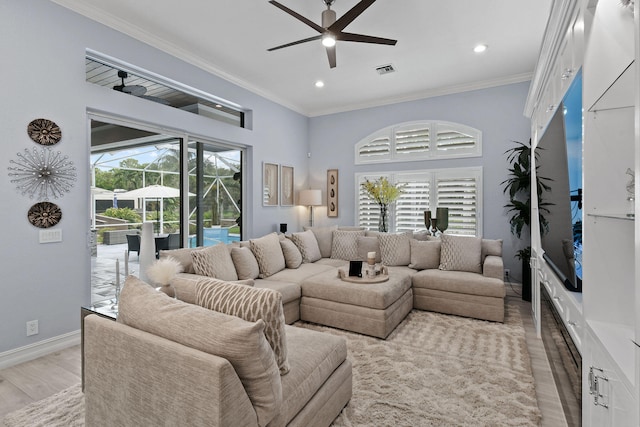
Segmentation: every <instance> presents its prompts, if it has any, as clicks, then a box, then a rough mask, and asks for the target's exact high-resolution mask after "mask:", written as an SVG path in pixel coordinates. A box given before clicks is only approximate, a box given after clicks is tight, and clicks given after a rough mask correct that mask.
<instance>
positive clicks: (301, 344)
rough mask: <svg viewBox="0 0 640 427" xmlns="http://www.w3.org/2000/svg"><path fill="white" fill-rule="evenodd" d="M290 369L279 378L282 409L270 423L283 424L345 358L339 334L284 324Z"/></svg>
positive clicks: (303, 404)
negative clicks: (280, 380) (280, 379)
mask: <svg viewBox="0 0 640 427" xmlns="http://www.w3.org/2000/svg"><path fill="white" fill-rule="evenodd" d="M285 330H286V332H287V340H288V344H289V349H290V351H289V354H290V357H289V362H290V364H291V371H290V372H289V374H288V375H286V376H284V377H282V395H283V399H284V400H283V402H282V410H281V411H280V413H279V414H278V415H276V417H275V419H274V420H273V423H272V424H275V425H281V426H284V425H287V424H288V423H289V422H290V421H291V420H292V419H293V418H294V417H295V416H296V415H297V414H298V413H299V412H300V410H302V408H303V407H304V406H305V405H306V404H307V402H309V401H310V400H311V398H312V397H313V396H314V395H315V394H316V393H317V392H318V390H320V388H321V387H322V386H323V384H325V382H326V381H327V379H328V378H329V377H330V376H331V375H332V374H333V373H334V372H335V370H336V369H337V368H338V367H339V366H340V365H341V364H342V363H343V362H344V361H345V360H346V358H347V345H346V340H345V339H344V338H343V337H340V336H335V335H332V334H330V333H323V332H318V331H312V330H310V329H304V328H300V327H295V326H285Z"/></svg>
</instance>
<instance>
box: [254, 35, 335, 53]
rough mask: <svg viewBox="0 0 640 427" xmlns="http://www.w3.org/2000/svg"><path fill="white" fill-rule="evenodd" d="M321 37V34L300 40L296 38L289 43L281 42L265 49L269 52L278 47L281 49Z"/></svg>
mask: <svg viewBox="0 0 640 427" xmlns="http://www.w3.org/2000/svg"><path fill="white" fill-rule="evenodd" d="M321 38H322V35H319V36H313V37H309V38H308V39H302V40H298V41H295V42H291V43H287V44H283V45H280V46H276V47H272V48H271V49H267V51H269V52H271V51H273V50H278V49H282V48H283V47H289V46H294V45H297V44H300V43H306V42H310V41H313V40H320V39H321Z"/></svg>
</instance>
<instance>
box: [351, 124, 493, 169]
mask: <svg viewBox="0 0 640 427" xmlns="http://www.w3.org/2000/svg"><path fill="white" fill-rule="evenodd" d="M481 155H482V132H480V131H479V130H478V129H474V128H471V127H469V126H465V125H462V124H459V123H450V122H437V121H417V122H407V123H401V124H399V125H394V126H390V127H387V128H384V129H380V130H379V131H376V132H374V133H372V134H371V135H369V136H367V137H366V138H364V139H362V140H361V141H360V142H358V143H357V144H356V146H355V158H356V164H365V163H376V162H406V161H413V160H430V159H444V158H460V157H478V156H481Z"/></svg>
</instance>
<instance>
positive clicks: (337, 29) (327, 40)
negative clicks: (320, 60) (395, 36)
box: [267, 0, 397, 68]
mask: <svg viewBox="0 0 640 427" xmlns="http://www.w3.org/2000/svg"><path fill="white" fill-rule="evenodd" d="M322 1H323V2H324V3H325V4H326V5H327V10H324V11H322V26H320V25H318V24H316V23H315V22H313V21H311V20H309V19H307V18H305V17H304V16H302V15H300V14H299V13H297V12H295V11H293V10H291V9H289V8H288V7H286V6H284V5H282V4H280V3H278V2H277V1H275V0H270V1H269V3H271V4H272V5H274V6H275V7H277V8H279V9H281V10H283V11H285V12H286V13H288V14H289V15H291V16H293V17H294V18H296V19H297V20H299V21H302V22H304V23H305V24H307V25H308V26H310V27H311V28H313V29H314V30H316V31H317V32H319V33H320V34H319V35H317V36H314V37H309V38H306V39H302V40H298V41H295V42H291V43H287V44H283V45H281V46H276V47H272V48H271V49H267V50H268V51H269V52H271V51H273V50H277V49H282V48H284V47H289V46H294V45H297V44H300V43H305V42H310V41H313V40H322V44H323V45H324V46H325V47H326V48H327V56H328V58H329V67H331V68H334V67H335V66H336V46H335V45H336V41H337V40H344V41H348V42H359V43H373V44H386V45H392V46H395V44H396V43H397V40H391V39H384V38H381V37H374V36H367V35H364V34H353V33H345V32H344V31H342V30H343V29H344V28H345V27H346V26H347V25H349V24H350V23H351V22H353V21H354V20H355V19H356V18H357V17H358V16H360V14H361V13H362V12H364V11H365V10H366V9H367V8H368V7H369V6H371V5H372V4H373V3H374V2H375V1H376V0H361V1H360V2H359V3H358V4H356V5H355V6H354V7H352V8H351V9H350V10H349V11H348V12H347V13H345V14H344V15H342V16H341V17H340V19H338V20H336V12H335V11H334V10H331V5H332V4H333V2H334V1H335V0H322Z"/></svg>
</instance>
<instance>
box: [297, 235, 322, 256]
mask: <svg viewBox="0 0 640 427" xmlns="http://www.w3.org/2000/svg"><path fill="white" fill-rule="evenodd" d="M291 241H292V242H293V243H295V245H296V246H297V247H298V249H299V250H300V253H301V254H302V262H304V263H308V262H316V261H318V260H319V259H320V258H322V254H321V253H320V247H319V246H318V241H317V240H316V236H315V235H314V234H313V232H312V231H311V230H307V231H302V232H300V233H293V234H292V235H291Z"/></svg>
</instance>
